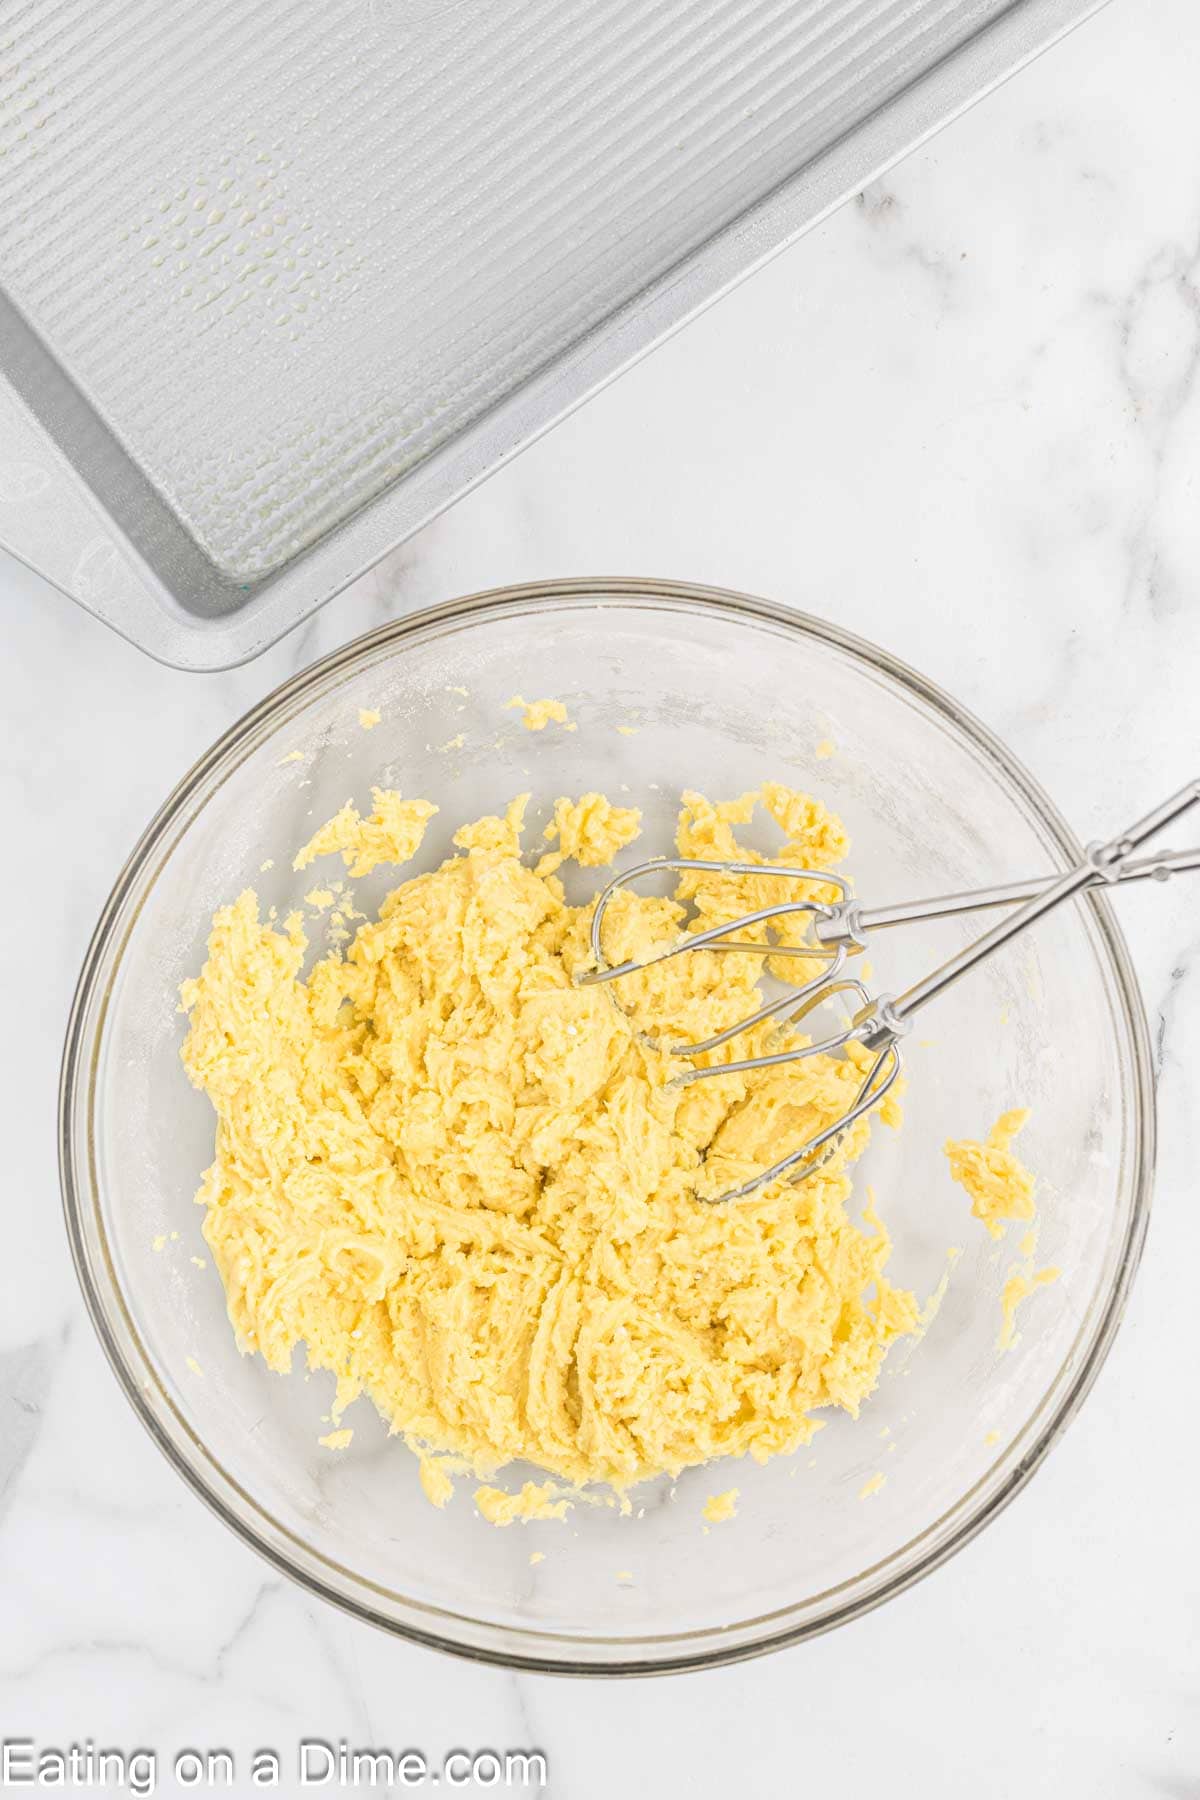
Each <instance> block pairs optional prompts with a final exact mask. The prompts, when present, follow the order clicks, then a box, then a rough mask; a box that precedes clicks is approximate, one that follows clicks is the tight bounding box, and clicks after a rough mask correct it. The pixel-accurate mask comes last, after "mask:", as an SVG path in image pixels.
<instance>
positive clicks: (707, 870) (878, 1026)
mask: <svg viewBox="0 0 1200 1800" xmlns="http://www.w3.org/2000/svg"><path fill="white" fill-rule="evenodd" d="M1196 805H1200V781H1193V782H1191V783H1190V784H1189V785H1188V786H1186V787H1183V788H1180V789H1179V790H1178V792H1177V793H1175V794H1172V795H1171V797H1170V798H1169V799H1168V800H1165V801H1163V803H1162V805H1161V806H1157V807H1155V808H1154V809H1153V810H1152V811H1151V812H1148V813H1146V814H1145V815H1144V816H1143V817H1142V818H1140V819H1138V820H1137V821H1136V822H1135V823H1134V824H1133V825H1131V826H1130V827H1129V828H1128V830H1126V831H1124V832H1122V833H1121V834H1120V835H1119V836H1117V837H1114V838H1110V839H1109V840H1108V841H1107V842H1100V843H1093V844H1090V845H1089V846H1088V849H1087V851H1086V854H1085V855H1084V857H1083V858H1082V860H1081V861H1080V862H1079V863H1077V864H1076V866H1075V867H1074V868H1073V869H1069V870H1067V871H1066V872H1065V873H1063V874H1059V875H1048V876H1043V877H1041V878H1039V879H1035V880H1032V881H1018V882H1010V883H1008V884H1006V885H1002V886H996V887H990V888H979V889H975V890H972V891H968V892H965V893H958V894H943V895H940V896H938V897H936V898H934V899H931V900H914V901H907V902H905V903H904V904H902V905H899V906H890V907H875V908H872V907H866V906H864V905H863V904H862V902H861V901H860V900H858V899H856V898H854V897H852V895H851V893H850V886H849V883H848V882H847V881H845V880H844V879H843V878H842V877H841V876H839V875H834V874H831V873H829V872H828V871H827V870H817V869H805V868H795V867H792V866H790V865H779V864H771V863H756V862H725V861H705V860H701V859H697V858H691V857H662V858H656V859H654V860H653V861H650V862H644V863H639V864H638V865H637V866H636V867H635V868H632V869H627V870H625V871H624V872H623V873H621V874H619V875H616V876H614V877H613V879H612V880H611V881H610V882H609V883H608V885H607V887H606V888H604V890H603V892H602V893H601V894H600V896H599V898H598V899H597V901H596V906H595V910H594V912H593V914H592V925H591V952H592V961H593V964H594V967H593V968H591V969H589V970H588V971H586V972H585V973H584V974H582V975H579V976H577V977H576V979H577V981H578V983H579V984H580V985H581V986H588V985H591V984H593V983H602V982H611V981H616V980H618V979H619V978H621V977H622V976H626V975H632V974H638V973H641V972H642V971H643V970H645V969H652V968H655V967H656V966H657V965H658V964H660V963H664V962H669V961H671V960H672V958H674V957H677V956H685V955H688V954H690V953H692V952H694V951H697V950H716V951H728V952H734V951H741V952H742V953H743V954H745V955H753V956H758V957H767V958H774V957H783V956H795V957H803V958H806V959H807V960H809V961H810V962H811V961H812V960H813V959H814V958H815V959H819V960H821V961H822V962H823V964H824V966H823V967H822V968H821V969H820V970H819V971H818V973H817V974H816V975H815V976H812V977H810V979H809V980H808V981H806V982H804V983H802V984H801V985H800V986H798V987H794V988H790V989H788V990H787V992H785V993H784V994H783V995H782V996H780V997H779V998H777V999H773V1000H769V1001H767V1002H766V1003H765V1004H764V1005H763V1006H761V1007H759V1009H758V1010H757V1011H756V1012H754V1013H752V1014H750V1015H749V1016H748V1017H747V1018H745V1019H741V1020H739V1021H738V1022H737V1023H736V1024H734V1025H730V1026H727V1027H726V1028H725V1029H724V1030H723V1031H719V1032H717V1033H716V1034H715V1035H714V1036H712V1037H709V1038H705V1039H704V1040H703V1041H702V1042H700V1043H695V1044H676V1045H671V1046H669V1048H668V1053H669V1054H671V1055H674V1056H680V1057H692V1056H699V1055H701V1054H703V1053H704V1052H706V1051H710V1050H716V1049H718V1048H720V1047H721V1046H722V1045H724V1044H727V1043H729V1042H731V1040H732V1039H733V1038H735V1037H738V1036H739V1035H740V1034H741V1033H742V1032H744V1031H749V1030H751V1029H752V1028H753V1027H754V1026H756V1025H759V1024H761V1023H762V1022H763V1021H764V1020H765V1019H770V1018H777V1017H778V1016H779V1015H780V1014H784V1015H785V1017H784V1018H783V1019H782V1021H781V1023H780V1026H779V1027H778V1030H779V1032H783V1031H786V1030H789V1029H790V1030H794V1029H795V1028H796V1027H797V1025H798V1024H799V1023H800V1021H801V1020H802V1019H804V1018H807V1017H808V1016H809V1014H810V1013H812V1012H813V1011H814V1010H815V1009H816V1008H817V1007H819V1006H822V1005H824V1004H826V1003H827V1002H829V1001H834V1000H840V1001H841V1002H842V1004H843V1005H845V1003H846V996H848V995H849V996H852V997H853V998H854V999H855V1000H857V1002H858V1005H857V1008H856V1010H855V1011H854V1012H853V1013H852V1014H851V1016H850V1018H849V1021H848V1023H846V1024H845V1025H843V1026H842V1027H841V1028H840V1029H838V1030H836V1031H834V1032H832V1033H829V1034H827V1035H825V1036H823V1037H820V1038H818V1039H816V1040H815V1041H813V1042H811V1043H807V1044H801V1045H799V1046H797V1047H795V1048H793V1049H788V1050H778V1051H764V1052H763V1053H762V1054H760V1055H757V1056H751V1057H746V1058H745V1059H744V1060H742V1061H740V1062H724V1063H716V1064H713V1065H711V1066H709V1067H705V1068H692V1069H688V1070H686V1071H684V1072H682V1073H681V1074H679V1075H677V1076H676V1077H675V1078H674V1080H673V1081H672V1083H671V1084H670V1085H671V1086H673V1087H686V1086H689V1085H691V1083H693V1082H696V1081H704V1080H709V1079H713V1078H716V1077H719V1076H722V1075H735V1074H745V1073H748V1072H749V1071H752V1070H755V1069H770V1068H775V1067H777V1066H779V1065H781V1064H785V1063H792V1062H801V1061H804V1060H805V1059H806V1058H809V1057H814V1056H828V1055H833V1054H836V1052H837V1051H839V1050H845V1049H846V1048H847V1046H849V1045H850V1044H855V1043H857V1044H861V1045H862V1046H863V1048H864V1049H866V1050H867V1051H869V1052H872V1053H873V1056H872V1061H871V1063H870V1065H869V1067H868V1069H867V1071H866V1073H865V1075H864V1078H863V1080H862V1082H861V1084H860V1085H859V1087H858V1089H857V1091H856V1094H855V1098H854V1100H853V1101H852V1102H851V1104H850V1106H849V1107H847V1109H846V1111H845V1112H844V1113H842V1114H841V1115H840V1116H839V1117H838V1118H837V1119H835V1120H834V1121H833V1123H832V1124H830V1125H829V1126H827V1127H826V1128H825V1129H824V1130H822V1131H820V1132H817V1133H815V1134H814V1135H813V1136H811V1137H810V1138H808V1139H807V1140H806V1141H805V1143H803V1144H802V1145H800V1147H799V1148H798V1149H796V1150H794V1151H793V1152H791V1154H789V1155H788V1156H785V1157H784V1158H782V1160H781V1161H779V1162H777V1163H774V1164H772V1166H771V1167H770V1168H769V1169H764V1170H763V1171H762V1172H761V1173H760V1174H756V1175H755V1176H754V1177H752V1178H751V1179H750V1180H749V1181H747V1182H744V1183H743V1184H742V1186H741V1187H738V1188H733V1189H731V1190H730V1191H729V1192H727V1193H722V1194H718V1195H715V1196H711V1197H709V1196H703V1195H699V1196H698V1198H702V1199H709V1198H711V1200H712V1203H713V1204H721V1203H723V1202H725V1201H728V1200H741V1199H745V1198H746V1197H747V1196H748V1195H750V1194H752V1193H755V1192H756V1191H757V1190H758V1189H760V1188H762V1187H765V1186H766V1185H767V1184H768V1183H769V1182H772V1181H775V1180H776V1179H777V1178H778V1177H780V1176H782V1175H784V1174H789V1173H790V1174H791V1175H792V1178H793V1179H799V1178H800V1177H802V1176H803V1175H805V1174H809V1173H811V1172H812V1171H813V1170H814V1169H815V1168H816V1167H818V1166H819V1164H820V1163H821V1162H823V1161H824V1160H826V1159H827V1158H828V1157H829V1156H830V1155H832V1153H833V1151H834V1149H835V1148H836V1147H837V1144H838V1143H839V1142H840V1141H841V1139H842V1138H843V1137H844V1136H845V1134H846V1132H847V1131H848V1130H849V1128H850V1126H851V1125H853V1124H854V1123H855V1122H856V1120H858V1119H860V1118H862V1117H863V1115H864V1114H865V1113H867V1112H869V1111H871V1110H872V1109H873V1108H874V1107H877V1106H878V1105H879V1104H880V1103H881V1101H882V1100H883V1099H884V1097H885V1095H886V1094H887V1093H888V1092H889V1091H890V1090H891V1088H892V1087H894V1085H895V1083H896V1081H897V1079H898V1078H899V1075H900V1069H901V1057H900V1049H899V1040H900V1039H901V1038H902V1037H903V1035H904V1034H905V1032H906V1031H907V1030H908V1029H909V1027H910V1025H911V1024H912V1021H913V1019H914V1017H915V1016H916V1014H917V1013H918V1012H919V1011H920V1010H921V1008H922V1007H924V1006H927V1005H928V1004H929V1002H930V1001H931V1000H935V999H937V998H938V996H939V995H940V994H943V993H945V991H946V989H947V988H949V987H952V986H953V985H954V983H955V982H957V981H960V980H961V979H962V977H963V976H964V975H967V974H969V973H970V971H971V970H972V969H974V968H976V967H977V966H978V965H979V964H980V963H981V962H983V961H984V960H985V959H986V958H987V957H990V956H993V955H994V954H995V953H996V951H998V950H1000V949H1002V948H1003V946H1004V945H1006V944H1008V943H1010V942H1011V941H1012V940H1013V939H1014V938H1015V937H1017V936H1019V935H1020V934H1021V933H1022V932H1025V931H1028V930H1029V928H1030V927H1031V926H1033V925H1035V924H1037V922H1038V921H1039V920H1040V919H1043V918H1045V917H1046V915H1047V914H1048V913H1050V912H1053V911H1054V910H1055V908H1056V907H1059V906H1062V905H1064V904H1065V903H1066V902H1067V901H1068V900H1072V899H1074V898H1075V897H1076V896H1077V895H1079V894H1082V893H1085V892H1086V891H1088V890H1089V889H1091V888H1096V887H1109V886H1112V887H1115V886H1122V885H1125V884H1126V883H1129V882H1134V881H1146V880H1151V881H1160V882H1161V881H1166V880H1167V879H1169V877H1170V876H1172V875H1176V874H1182V873H1184V872H1185V871H1189V870H1196V869H1200V848H1196V849H1192V850H1180V851H1160V852H1158V853H1157V854H1156V855H1152V856H1146V857H1142V858H1136V859H1135V857H1134V852H1135V851H1136V850H1139V849H1140V848H1141V847H1142V845H1144V844H1146V843H1148V842H1149V840H1150V839H1151V838H1154V837H1157V836H1158V834H1159V833H1160V832H1162V831H1165V830H1166V829H1167V827H1168V826H1169V825H1171V824H1172V823H1173V822H1174V821H1175V820H1176V819H1178V818H1179V817H1181V816H1182V814H1184V813H1185V812H1187V811H1189V810H1190V809H1191V808H1192V807H1193V806H1196ZM664 871H674V872H676V873H679V874H693V873H695V874H719V875H735V876H736V875H745V876H754V877H758V876H771V877H775V876H778V877H781V878H783V879H785V880H787V879H790V880H794V881H795V880H799V881H805V882H809V883H816V884H820V885H823V886H825V887H827V888H833V889H834V890H835V891H836V892H837V894H838V896H839V897H838V899H836V900H833V901H823V900H815V899H811V898H807V897H806V898H801V899H799V900H789V901H781V902H780V903H778V904H777V905H773V906H764V907H760V908H758V909H757V910H756V911H754V912H748V913H744V914H742V915H741V917H739V918H736V919H732V920H730V921H728V922H727V923H725V924H721V925H715V926H710V927H708V928H707V929H705V930H703V931H697V932H689V933H684V934H683V935H682V936H681V937H680V938H679V939H678V940H677V942H675V943H674V944H671V945H670V946H668V947H667V948H666V949H664V950H660V951H658V952H656V953H655V954H654V955H652V956H648V957H646V958H644V959H642V960H640V961H638V960H629V961H626V962H623V963H619V964H616V965H613V964H610V963H609V962H608V960H607V957H606V956H605V953H604V941H603V926H604V918H605V914H606V912H607V910H608V907H609V904H610V902H611V901H612V899H613V897H614V896H615V895H616V894H617V893H618V892H620V891H621V890H622V889H623V888H625V887H627V886H629V885H630V884H631V883H632V882H635V881H638V880H640V879H642V878H643V877H645V876H647V875H650V874H661V873H663V872H664ZM998 907H1010V908H1011V909H1012V910H1011V911H1010V912H1009V913H1008V916H1007V917H1006V918H1004V919H1002V920H1001V921H1000V922H999V923H998V924H996V925H993V926H992V927H991V929H990V930H988V931H985V932H984V933H983V934H982V935H981V936H980V937H978V938H976V939H975V940H974V941H973V942H972V943H970V944H968V945H967V946H966V948H965V949H963V950H960V951H959V952H958V953H957V954H956V955H954V956H951V957H950V958H948V960H947V961H946V962H944V963H942V964H941V965H940V967H938V968H936V969H934V970H932V971H931V972H930V973H929V974H928V975H926V976H924V977H923V978H922V979H921V980H920V981H918V982H916V983H914V985H913V986H912V987H910V988H908V989H906V990H905V992H904V993H902V994H900V995H897V996H893V995H887V994H884V995H878V996H872V995H871V994H870V993H869V992H868V991H867V989H866V987H865V986H864V985H863V983H862V982H860V981H857V980H855V979H853V978H849V977H845V976H843V973H842V971H843V969H844V968H845V964H846V959H847V957H848V956H851V955H853V954H855V953H856V952H858V951H860V950H862V949H863V948H864V946H865V945H866V942H867V938H868V935H869V933H871V932H873V931H882V930H887V929H889V928H891V927H894V926H897V925H907V924H914V923H917V922H920V921H925V920H930V919H937V918H950V917H954V916H958V915H962V914H965V913H972V912H982V911H987V910H989V909H993V908H998ZM805 915H807V918H808V920H809V925H808V935H807V938H806V940H805V941H804V942H803V943H801V944H799V945H795V944H774V943H771V942H769V941H768V942H761V941H759V940H757V939H755V940H751V941H746V940H744V939H742V938H741V937H740V936H739V935H738V934H740V933H741V932H743V931H747V930H749V929H751V928H752V927H754V926H757V925H766V926H768V927H769V926H770V925H771V924H772V922H773V921H780V920H783V919H786V918H798V917H803V916H805Z"/></svg>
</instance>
